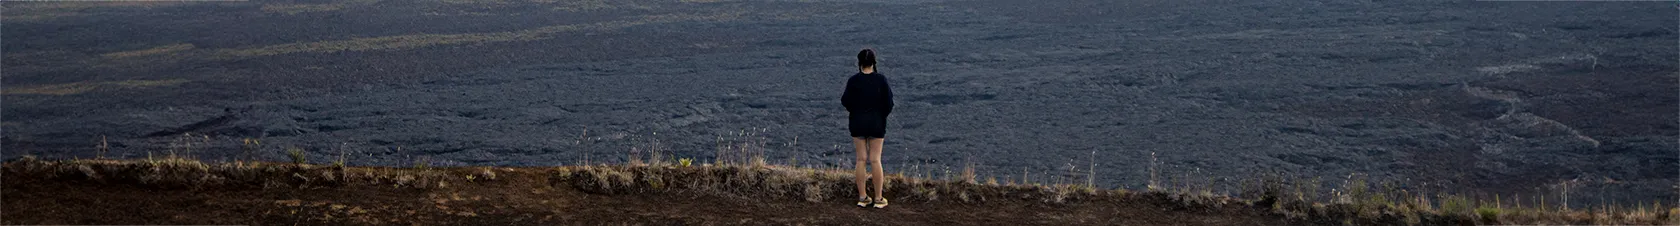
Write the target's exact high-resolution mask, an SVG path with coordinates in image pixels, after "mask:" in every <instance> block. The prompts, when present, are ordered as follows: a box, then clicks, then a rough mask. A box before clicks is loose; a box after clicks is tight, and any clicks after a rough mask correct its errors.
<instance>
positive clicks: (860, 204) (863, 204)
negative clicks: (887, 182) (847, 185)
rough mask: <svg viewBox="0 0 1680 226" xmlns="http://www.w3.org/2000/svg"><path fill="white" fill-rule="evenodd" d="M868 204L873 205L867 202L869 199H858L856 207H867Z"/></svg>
mask: <svg viewBox="0 0 1680 226" xmlns="http://www.w3.org/2000/svg"><path fill="white" fill-rule="evenodd" d="M870 204H873V202H872V200H869V197H858V202H857V206H858V207H869V205H870Z"/></svg>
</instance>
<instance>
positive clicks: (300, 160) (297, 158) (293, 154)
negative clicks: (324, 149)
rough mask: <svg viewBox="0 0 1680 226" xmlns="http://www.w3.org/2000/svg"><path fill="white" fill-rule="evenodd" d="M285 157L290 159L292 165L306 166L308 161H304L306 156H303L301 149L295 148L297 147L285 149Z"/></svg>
mask: <svg viewBox="0 0 1680 226" xmlns="http://www.w3.org/2000/svg"><path fill="white" fill-rule="evenodd" d="M286 157H287V158H290V159H291V160H292V163H294V164H308V163H309V159H306V156H305V155H304V153H303V149H302V148H297V147H288V148H286Z"/></svg>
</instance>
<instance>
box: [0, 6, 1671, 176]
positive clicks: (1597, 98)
mask: <svg viewBox="0 0 1680 226" xmlns="http://www.w3.org/2000/svg"><path fill="white" fill-rule="evenodd" d="M0 7H4V13H0V39H3V40H4V41H5V42H4V43H0V49H3V50H4V56H3V57H0V66H3V67H4V68H3V71H4V76H3V77H0V84H4V86H3V87H0V100H3V101H4V106H3V107H0V114H3V115H4V120H3V122H0V148H4V150H5V153H3V155H4V157H5V158H7V159H10V158H13V157H16V156H19V155H21V154H33V155H37V156H42V157H45V158H65V159H68V158H90V157H93V156H96V155H104V156H107V157H117V158H145V157H146V156H149V155H154V154H161V153H165V152H179V153H180V154H182V155H187V156H191V157H194V158H198V159H204V160H210V161H220V160H235V159H242V158H255V159H261V160H268V161H280V160H282V159H284V158H285V154H284V151H282V150H285V149H286V148H288V147H295V148H300V149H301V150H303V153H304V155H306V156H308V157H310V158H312V159H328V158H333V157H336V156H340V155H346V156H348V159H349V161H350V162H352V163H353V164H358V165H390V166H406V165H411V164H415V162H429V163H428V164H433V165H438V166H469V165H471V166H481V165H496V166H552V165H562V164H578V163H585V162H623V161H626V158H628V157H629V156H630V154H627V153H629V152H630V150H632V149H631V148H632V147H657V148H660V149H668V150H670V152H671V153H670V155H671V156H675V157H679V158H698V159H701V160H702V161H705V160H709V159H713V158H716V157H718V156H717V153H718V152H717V151H716V150H718V149H722V148H720V147H719V146H720V145H723V144H725V143H729V142H732V141H733V139H741V138H743V137H749V138H752V139H762V140H764V141H765V144H764V145H765V146H766V147H768V149H769V151H767V152H766V153H765V154H766V155H767V156H768V158H769V159H772V160H774V161H777V162H787V163H790V164H798V165H814V166H823V167H830V166H849V164H850V163H848V162H849V159H850V158H852V156H853V153H852V151H851V150H849V149H850V147H849V145H850V144H849V139H848V138H846V137H844V134H845V132H844V129H845V128H844V125H845V124H844V122H843V121H844V120H845V117H844V114H845V113H844V112H843V111H842V109H841V107H840V106H839V101H838V99H839V94H840V88H841V86H842V84H841V83H842V82H843V81H844V79H845V78H846V76H848V75H850V74H851V73H853V70H854V69H853V68H852V67H851V66H850V65H852V60H853V59H852V58H851V56H852V54H854V53H855V52H856V51H857V50H858V49H860V48H865V47H868V48H875V49H877V50H878V51H879V53H880V54H881V57H882V59H881V62H882V66H881V71H882V72H883V73H884V74H886V75H887V77H888V79H889V81H890V82H891V83H892V84H893V85H894V91H895V92H896V93H898V96H899V97H898V100H897V101H898V103H899V104H898V106H899V109H898V110H895V111H894V113H895V114H894V115H893V118H892V119H891V124H890V127H889V129H888V136H889V138H888V139H887V145H886V147H887V148H886V153H887V154H885V156H886V163H887V164H888V165H889V166H888V170H889V171H914V172H925V173H931V174H948V172H950V171H951V170H949V168H953V167H957V166H958V165H960V164H962V163H963V162H965V161H972V162H974V163H976V164H977V165H978V169H979V173H980V174H982V175H997V176H1000V177H1001V176H1005V175H1011V176H1014V175H1021V176H1024V177H1030V178H1033V180H1056V179H1072V178H1087V176H1089V174H1092V172H1093V171H1094V174H1095V175H1094V177H1095V180H1096V182H1097V184H1099V185H1102V186H1103V187H1129V188H1140V187H1143V186H1144V185H1145V184H1147V183H1148V182H1149V181H1150V180H1151V174H1150V172H1152V171H1159V172H1160V174H1162V175H1163V176H1162V177H1163V178H1162V179H1159V180H1164V181H1165V180H1204V181H1211V182H1209V183H1213V184H1217V185H1218V186H1221V187H1225V188H1227V189H1223V190H1231V189H1229V188H1230V187H1233V186H1235V184H1234V183H1235V181H1236V179H1238V178H1242V177H1249V176H1253V175H1254V174H1258V173H1261V172H1266V173H1275V174H1282V175H1293V176H1298V177H1304V178H1305V177H1318V178H1323V180H1322V181H1323V182H1324V184H1323V185H1324V186H1326V187H1332V186H1336V185H1337V184H1340V183H1342V181H1343V179H1342V178H1347V177H1349V175H1353V174H1359V175H1368V176H1369V177H1371V178H1373V179H1374V180H1380V181H1391V182H1393V183H1395V184H1397V185H1396V186H1401V187H1404V188H1406V189H1409V190H1412V191H1426V192H1454V193H1500V194H1529V195H1531V196H1530V197H1534V196H1549V197H1558V198H1552V199H1553V200H1561V197H1559V196H1560V195H1562V192H1561V191H1563V190H1566V189H1573V190H1574V191H1575V192H1576V194H1570V195H1572V196H1571V197H1573V198H1574V199H1572V200H1571V202H1574V203H1577V204H1576V205H1586V204H1596V203H1599V202H1608V203H1632V202H1634V201H1640V202H1645V201H1649V200H1675V199H1676V198H1677V197H1676V196H1675V190H1674V187H1673V185H1674V184H1675V183H1676V181H1675V177H1676V175H1677V174H1680V171H1677V170H1680V165H1677V164H1680V163H1677V162H1680V158H1677V156H1680V152H1677V151H1676V150H1677V147H1680V145H1677V144H1676V140H1677V136H1680V127H1677V123H1676V120H1675V117H1676V116H1677V115H1680V106H1677V103H1680V100H1677V97H1680V96H1677V93H1676V90H1677V89H1680V87H1677V85H1676V84H1677V75H1680V74H1677V73H1675V71H1676V68H1675V62H1677V59H1680V58H1677V53H1680V51H1677V49H1676V48H1675V42H1674V40H1676V38H1677V35H1676V34H1677V33H1676V31H1675V30H1674V29H1675V28H1674V26H1673V25H1674V23H1673V22H1675V21H1674V20H1675V18H1676V15H1675V10H1674V9H1673V7H1672V5H1671V4H1669V3H1664V2H1471V1H1284V0H1259V1H1219V0H1192V1H1154V0H1145V1H1077V0H1076V1H1047V2H1042V1H1033V2H1022V1H984V0H982V1H640V0H637V1H490V0H481V1H473V0H459V1H456V0H448V1H418V2H397V1H371V0H370V1H251V2H156V3H154V2H116V3H83V2H5V3H0ZM102 137H103V138H104V139H105V140H106V141H107V146H108V147H109V148H108V150H109V151H108V153H100V152H99V151H98V150H100V149H99V148H97V147H98V146H99V145H100V141H101V138H102ZM246 138H252V139H259V140H260V141H261V145H259V146H257V148H255V149H252V150H249V151H247V150H246V149H243V148H242V142H241V141H242V140H244V139H246ZM637 150H645V149H637ZM1090 166H1095V167H1094V168H1095V169H1094V170H1093V169H1091V168H1092V167H1090ZM1021 176H1018V177H1021ZM1315 181H1316V180H1315ZM1554 202H1555V201H1554Z"/></svg>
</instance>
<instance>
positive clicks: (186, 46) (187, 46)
mask: <svg viewBox="0 0 1680 226" xmlns="http://www.w3.org/2000/svg"><path fill="white" fill-rule="evenodd" d="M193 48H194V46H193V44H191V43H183V44H174V45H166V46H158V47H154V48H150V49H142V50H134V51H122V52H113V53H106V54H100V55H99V56H104V57H110V58H125V57H137V56H150V55H158V54H165V53H173V52H180V51H183V50H192V49H193Z"/></svg>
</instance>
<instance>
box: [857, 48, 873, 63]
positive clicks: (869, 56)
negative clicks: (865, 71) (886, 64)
mask: <svg viewBox="0 0 1680 226" xmlns="http://www.w3.org/2000/svg"><path fill="white" fill-rule="evenodd" d="M870 66H875V50H873V49H863V51H858V68H865V67H870Z"/></svg>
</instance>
